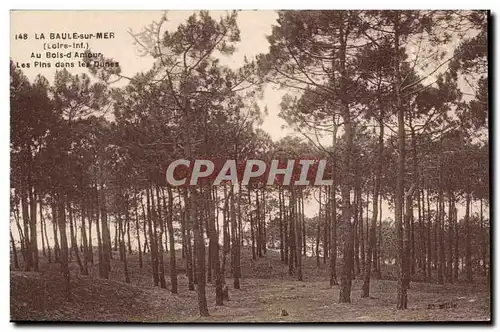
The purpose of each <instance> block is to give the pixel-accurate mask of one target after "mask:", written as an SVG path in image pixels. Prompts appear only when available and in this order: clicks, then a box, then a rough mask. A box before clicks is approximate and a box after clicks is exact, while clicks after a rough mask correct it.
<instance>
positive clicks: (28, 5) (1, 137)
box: [0, 0, 500, 331]
mask: <svg viewBox="0 0 500 332" xmlns="http://www.w3.org/2000/svg"><path fill="white" fill-rule="evenodd" d="M499 3H500V1H493V0H491V1H482V0H474V1H471V0H469V1H464V0H455V1H439V2H438V1H436V0H419V1H411V2H410V1H405V2H403V1H387V0H384V1H381V0H378V1H373V0H372V1H353V0H350V1H328V2H326V1H325V2H323V1H318V0H316V1H310V0H309V1H292V0H286V1H285V0H278V1H269V0H253V1H246V2H239V3H235V2H234V1H228V0H224V1H222V0H218V1H212V2H210V3H208V2H206V1H201V0H197V1H193V0H183V1H182V2H169V1H166V2H165V1H162V2H159V1H158V2H153V1H144V0H141V1H124V0H122V1H120V2H117V3H108V2H104V1H102V0H98V1H97V0H86V1H68V0H65V1H54V0H44V1H43V2H40V1H19V0H18V1H2V3H1V5H0V6H1V7H2V11H1V15H2V16H1V17H2V18H3V19H2V20H1V22H2V23H1V24H2V27H3V29H2V30H3V32H2V33H1V35H0V38H1V40H0V45H2V46H4V47H3V50H4V51H3V52H4V57H3V59H4V63H3V65H2V66H0V78H1V83H2V89H1V90H0V91H2V94H1V97H2V102H1V104H0V105H1V106H0V107H1V108H0V110H1V111H0V156H2V158H1V162H0V193H1V194H0V212H1V213H0V216H3V218H1V220H2V226H1V227H2V229H3V231H2V232H1V235H2V236H3V241H1V242H0V243H1V246H2V248H1V249H0V267H2V269H1V271H2V273H1V276H0V285H1V288H2V289H3V292H2V295H3V296H2V298H1V300H0V322H1V326H2V327H3V328H6V329H7V330H8V331H11V330H13V329H14V328H15V326H14V325H13V324H12V323H9V319H10V317H9V297H10V296H9V295H10V287H9V280H10V275H9V269H8V266H9V256H8V255H9V235H8V234H9V231H8V227H9V195H10V193H9V190H8V188H9V177H10V166H9V157H8V156H9V133H10V129H9V111H8V110H9V106H8V105H9V92H8V91H9V89H8V87H9V80H8V77H9V72H8V70H9V69H8V68H9V67H8V66H7V64H8V59H9V58H10V56H9V53H10V50H9V47H10V45H9V40H10V36H9V30H10V27H9V25H10V22H9V10H10V9H80V10H81V9H107V10H111V9H142V10H144V9H200V8H203V9H232V8H235V9H327V8H330V9H452V8H453V9H492V10H493V14H495V13H497V14H498V11H497V10H496V9H497V8H498V6H499ZM3 7H5V8H3ZM165 7H168V8H165ZM497 19H498V17H497ZM495 23H496V26H495V27H494V28H495V31H494V36H495V40H494V42H493V44H497V42H498V29H497V27H498V24H499V22H498V21H496V22H495ZM8 45H9V46H8ZM497 74H498V64H497V65H496V66H495V73H494V75H493V77H499V76H498V75H497ZM496 87H498V86H497V85H496ZM495 92H497V91H495ZM497 97H498V94H495V100H494V104H495V105H498V100H497ZM497 108H498V107H497ZM495 111H497V112H498V109H495V108H493V107H492V108H491V112H495ZM494 128H496V129H497V130H500V129H499V128H500V116H499V115H496V116H495V126H494ZM495 143H497V144H494V145H495V153H494V155H498V142H495ZM495 165H496V166H497V167H496V168H495V173H496V176H495V179H496V180H495V183H494V185H493V187H492V188H491V189H490V190H493V188H498V183H497V182H498V178H499V174H500V169H499V166H498V161H497V162H495ZM492 205H494V206H495V207H497V209H498V208H499V207H500V195H498V194H497V195H496V198H495V202H494V204H492ZM498 215H499V213H498V211H497V213H496V217H497V218H495V220H493V222H496V221H497V219H498ZM499 228H500V226H499V225H495V227H494V229H495V234H494V239H493V241H495V240H496V239H498V238H499V236H498V232H499ZM495 247H496V248H497V249H498V244H496V245H495ZM499 256H500V255H498V254H496V253H494V257H495V261H494V264H493V268H494V269H495V266H498V265H499V264H498V263H499ZM495 270H496V269H495ZM495 275H496V276H498V270H497V271H496V273H495ZM497 287H498V285H497ZM497 287H495V288H494V289H496V288H497ZM492 296H494V294H492ZM332 301H334V299H332ZM495 308H496V309H497V310H495V313H494V316H495V318H496V319H497V320H498V318H499V317H498V303H497V305H496V306H495ZM145 327H146V326H145ZM194 327H195V328H196V326H194ZM200 327H201V326H200ZM260 327H261V328H269V327H265V326H260ZM273 327H274V328H278V329H285V328H289V327H287V326H284V327H277V326H273ZM303 327H304V328H307V327H306V326H303ZM316 327H320V326H316ZM323 327H327V326H323ZM346 327H347V326H339V327H335V326H333V328H341V329H344V328H346ZM367 327H368V326H362V325H360V326H356V327H352V329H353V330H364V329H366V328H367ZM403 327H404V326H397V325H396V326H390V328H395V329H401V328H403ZM416 327H418V325H417V326H416ZM465 327H467V326H465ZM47 328H50V329H53V328H57V326H46V327H45V328H44V327H43V326H37V327H30V329H32V330H42V329H47ZM80 328H81V327H80ZM83 328H85V329H86V328H92V329H93V330H98V331H100V330H102V331H104V329H106V330H115V331H118V330H119V329H122V328H123V327H122V326H120V327H116V326H114V327H106V328H105V327H103V326H96V327H85V326H83ZM134 328H137V326H134ZM140 328H141V329H142V328H144V327H140ZM161 328H162V329H164V328H167V329H172V328H178V327H176V326H162V327H161ZM203 328H205V329H206V328H208V329H217V328H220V326H216V327H209V326H208V327H207V326H203ZM233 328H237V329H245V328H247V327H246V326H237V327H236V326H234V327H233ZM384 328H385V327H384ZM442 328H443V327H439V326H435V327H428V326H426V327H425V329H426V330H429V331H439V330H441V329H442ZM450 328H456V327H450ZM350 329H351V328H350Z"/></svg>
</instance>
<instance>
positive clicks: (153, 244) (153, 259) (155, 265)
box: [146, 188, 160, 286]
mask: <svg viewBox="0 0 500 332" xmlns="http://www.w3.org/2000/svg"><path fill="white" fill-rule="evenodd" d="M151 199H152V197H151V195H150V190H149V188H146V208H147V218H148V232H149V243H150V246H151V266H152V270H153V284H154V285H155V286H158V285H159V283H160V275H159V269H158V249H157V247H156V236H155V233H156V229H154V226H153V220H152V219H153V216H152V208H151Z"/></svg>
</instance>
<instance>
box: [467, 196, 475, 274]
mask: <svg viewBox="0 0 500 332" xmlns="http://www.w3.org/2000/svg"><path fill="white" fill-rule="evenodd" d="M470 204H471V193H470V192H467V193H466V194H465V271H466V275H467V282H469V283H472V282H473V278H472V259H471V227H470Z"/></svg>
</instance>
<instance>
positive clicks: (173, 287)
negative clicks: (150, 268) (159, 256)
mask: <svg viewBox="0 0 500 332" xmlns="http://www.w3.org/2000/svg"><path fill="white" fill-rule="evenodd" d="M167 192H168V207H167V205H166V202H165V192H163V206H164V208H165V211H167V228H168V237H169V239H168V242H169V245H170V286H171V289H170V291H171V292H172V293H173V294H177V265H176V257H175V239H174V226H173V213H172V212H173V208H174V196H173V194H172V189H171V188H170V187H167Z"/></svg>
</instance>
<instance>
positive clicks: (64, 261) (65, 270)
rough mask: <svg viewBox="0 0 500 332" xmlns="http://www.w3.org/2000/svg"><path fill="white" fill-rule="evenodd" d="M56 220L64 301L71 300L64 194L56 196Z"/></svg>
mask: <svg viewBox="0 0 500 332" xmlns="http://www.w3.org/2000/svg"><path fill="white" fill-rule="evenodd" d="M58 198H59V199H58V213H57V221H58V224H59V234H60V235H61V259H60V262H61V271H62V274H63V277H64V288H65V298H66V301H71V282H70V272H69V250H68V238H67V236H66V211H65V209H64V196H63V195H59V197H58Z"/></svg>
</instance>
